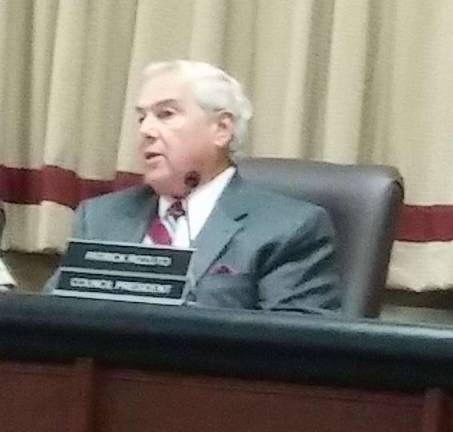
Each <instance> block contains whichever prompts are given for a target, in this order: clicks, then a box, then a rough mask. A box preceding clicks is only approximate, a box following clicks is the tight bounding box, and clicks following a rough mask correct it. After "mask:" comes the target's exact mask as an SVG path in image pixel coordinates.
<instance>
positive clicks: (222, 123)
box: [215, 111, 234, 148]
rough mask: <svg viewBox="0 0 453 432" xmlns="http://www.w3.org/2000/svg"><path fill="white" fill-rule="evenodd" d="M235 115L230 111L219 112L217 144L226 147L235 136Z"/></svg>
mask: <svg viewBox="0 0 453 432" xmlns="http://www.w3.org/2000/svg"><path fill="white" fill-rule="evenodd" d="M233 132H234V116H233V114H232V113H230V112H229V111H222V112H220V113H218V114H217V119H216V136H215V144H216V145H217V146H219V147H221V148H225V147H227V146H228V144H229V143H230V141H231V139H232V138H233Z"/></svg>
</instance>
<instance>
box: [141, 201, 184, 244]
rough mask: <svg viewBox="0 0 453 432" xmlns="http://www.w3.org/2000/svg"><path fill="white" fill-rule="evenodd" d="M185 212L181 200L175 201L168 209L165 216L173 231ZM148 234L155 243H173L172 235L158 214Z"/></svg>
mask: <svg viewBox="0 0 453 432" xmlns="http://www.w3.org/2000/svg"><path fill="white" fill-rule="evenodd" d="M184 214H185V211H184V208H183V206H182V202H181V200H176V201H174V202H173V204H172V205H171V206H170V207H169V208H168V209H167V212H166V213H165V218H166V219H167V221H168V223H169V225H170V227H171V228H172V230H173V232H174V230H175V228H176V222H177V220H178V218H180V217H181V216H183V215H184ZM147 235H148V237H149V238H150V239H151V240H152V241H153V243H154V244H158V245H167V246H168V245H171V244H172V236H171V234H170V232H169V231H168V229H167V227H166V226H165V225H164V224H163V222H162V220H161V218H160V217H159V216H158V215H157V216H156V217H155V218H154V219H153V221H152V223H151V225H150V226H149V228H148V231H147Z"/></svg>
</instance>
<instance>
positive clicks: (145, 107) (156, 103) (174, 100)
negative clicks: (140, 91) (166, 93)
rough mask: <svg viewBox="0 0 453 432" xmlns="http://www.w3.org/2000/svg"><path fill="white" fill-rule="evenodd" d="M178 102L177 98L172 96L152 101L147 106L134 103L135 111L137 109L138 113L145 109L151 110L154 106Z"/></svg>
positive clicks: (158, 106)
mask: <svg viewBox="0 0 453 432" xmlns="http://www.w3.org/2000/svg"><path fill="white" fill-rule="evenodd" d="M178 102H179V101H178V99H172V98H170V99H163V100H161V101H158V102H155V103H153V104H151V105H148V106H144V105H136V107H135V111H137V112H138V113H143V111H146V110H147V109H149V110H152V109H155V108H160V107H162V106H165V105H175V104H177V103H178Z"/></svg>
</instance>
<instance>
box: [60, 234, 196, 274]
mask: <svg viewBox="0 0 453 432" xmlns="http://www.w3.org/2000/svg"><path fill="white" fill-rule="evenodd" d="M193 251H194V249H192V248H175V247H162V246H147V245H142V244H136V243H118V242H107V241H91V240H82V239H75V238H73V239H70V240H69V243H68V248H67V251H66V254H65V255H64V257H63V259H62V264H61V265H62V266H65V267H77V268H86V269H97V270H109V271H124V272H137V273H155V274H166V275H174V276H185V275H186V273H187V269H188V267H189V263H190V258H191V256H192V253H193Z"/></svg>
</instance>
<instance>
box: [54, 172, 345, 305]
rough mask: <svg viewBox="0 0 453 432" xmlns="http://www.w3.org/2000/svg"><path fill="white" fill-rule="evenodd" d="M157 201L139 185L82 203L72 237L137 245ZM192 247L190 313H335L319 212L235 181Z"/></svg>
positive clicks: (326, 222)
mask: <svg viewBox="0 0 453 432" xmlns="http://www.w3.org/2000/svg"><path fill="white" fill-rule="evenodd" d="M157 202H158V197H157V195H156V194H155V193H153V191H152V190H151V189H149V188H147V187H145V186H136V187H132V188H129V189H126V190H123V191H120V192H114V193H110V194H107V195H104V196H101V197H97V198H92V199H89V200H86V201H84V202H82V203H81V205H80V206H79V208H78V210H77V214H76V219H75V225H74V231H73V237H77V238H84V239H98V240H111V241H122V242H124V241H128V242H137V243H139V242H141V241H142V239H143V237H144V235H145V232H146V229H147V227H148V224H149V222H150V220H151V219H152V218H153V216H154V215H155V214H156V210H157ZM194 247H195V248H196V249H197V250H196V252H195V253H194V255H193V257H192V261H191V264H190V270H189V272H190V274H191V277H190V279H191V281H189V282H188V284H190V285H189V286H186V290H185V292H186V295H188V296H189V297H191V298H192V300H195V305H196V306H200V307H214V308H218V307H222V308H242V309H267V310H285V311H303V312H312V313H324V312H326V311H328V310H335V309H338V308H339V307H340V299H339V281H338V272H337V268H336V263H335V247H334V232H333V228H332V225H331V222H330V219H329V217H328V215H327V213H326V211H325V210H323V209H322V208H320V207H317V206H315V205H313V204H310V203H307V202H302V201H298V200H293V199H290V198H288V197H285V196H283V195H279V194H275V193H272V192H269V191H266V190H263V189H260V188H258V187H256V186H253V185H251V184H249V183H248V182H246V181H245V180H243V179H242V178H241V177H240V175H239V174H236V175H235V176H234V177H233V179H232V180H231V182H230V183H229V185H228V186H227V187H226V189H225V190H224V192H223V193H222V195H221V197H220V198H219V200H218V202H217V204H216V206H215V208H214V210H213V211H212V213H211V215H210V216H209V218H208V220H207V221H206V223H205V225H204V226H203V228H202V230H201V231H200V233H199V234H198V236H197V237H196V239H195V240H194ZM225 269H227V270H228V271H227V272H225ZM56 277H57V275H54V277H53V278H52V279H51V280H50V281H49V283H48V287H47V290H49V289H51V288H52V286H53V285H54V284H55V282H56Z"/></svg>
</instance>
